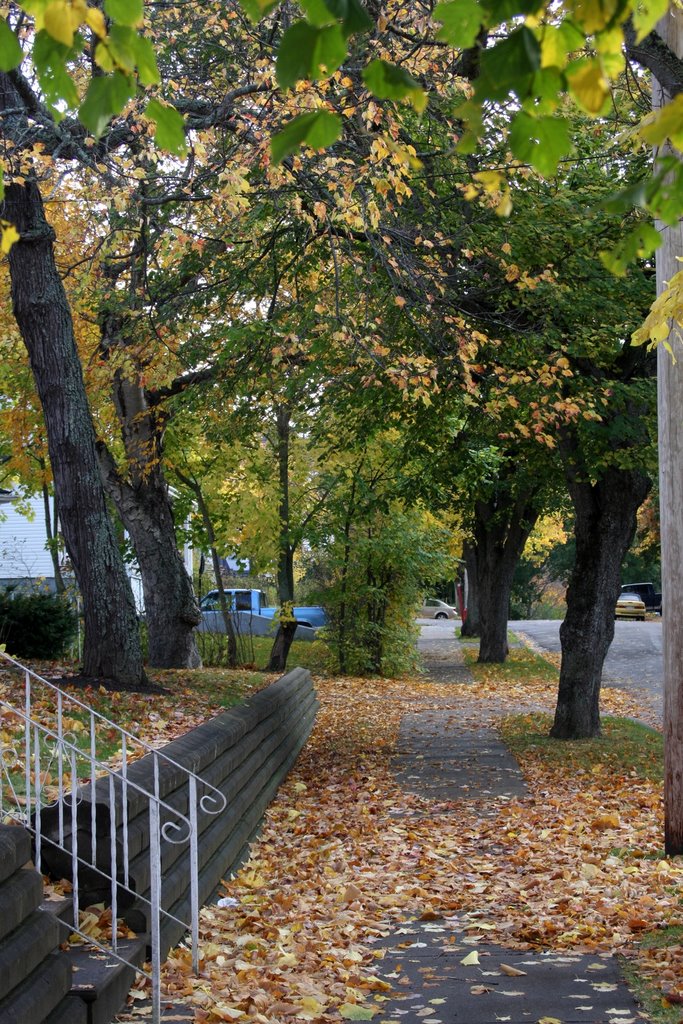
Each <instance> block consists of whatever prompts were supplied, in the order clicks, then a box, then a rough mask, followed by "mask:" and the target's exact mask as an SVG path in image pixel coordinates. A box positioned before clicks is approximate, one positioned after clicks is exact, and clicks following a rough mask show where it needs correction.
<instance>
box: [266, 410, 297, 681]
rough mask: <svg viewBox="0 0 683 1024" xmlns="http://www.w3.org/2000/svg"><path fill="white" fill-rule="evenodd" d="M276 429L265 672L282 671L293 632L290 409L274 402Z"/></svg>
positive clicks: (294, 620) (294, 630) (285, 664)
mask: <svg viewBox="0 0 683 1024" xmlns="http://www.w3.org/2000/svg"><path fill="white" fill-rule="evenodd" d="M275 417H276V430H277V464H278V479H279V484H280V503H279V509H280V542H279V552H278V567H277V593H278V601H279V604H280V621H279V623H278V628H277V633H276V634H275V640H274V641H273V647H272V649H271V652H270V660H269V662H268V672H284V670H285V668H286V667H287V658H288V657H289V651H290V648H291V646H292V642H293V640H294V634H295V633H296V619H295V618H294V612H293V607H294V546H293V545H292V543H291V536H290V522H289V436H290V430H291V424H290V417H291V411H290V408H289V406H288V405H286V404H284V403H283V404H282V405H278V406H277V408H276V411H275Z"/></svg>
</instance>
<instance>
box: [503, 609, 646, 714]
mask: <svg viewBox="0 0 683 1024" xmlns="http://www.w3.org/2000/svg"><path fill="white" fill-rule="evenodd" d="M509 628H510V629H511V630H512V631H513V632H520V633H526V634H527V636H530V637H531V638H532V639H533V640H534V641H535V642H536V643H537V644H538V645H539V647H543V648H544V649H545V650H546V651H559V650H560V623H559V622H558V621H556V620H551V619H527V620H525V621H517V622H510V623H509ZM602 685H603V686H616V687H618V688H620V689H624V690H633V691H638V690H644V691H646V692H647V693H649V694H651V695H652V696H653V697H654V698H655V700H656V701H657V704H658V706H659V710H660V713H661V710H662V690H663V685H664V665H663V660H662V621H661V619H656V620H653V621H651V622H615V623H614V640H613V641H612V645H611V647H610V649H609V651H608V652H607V657H606V658H605V665H604V668H603V672H602Z"/></svg>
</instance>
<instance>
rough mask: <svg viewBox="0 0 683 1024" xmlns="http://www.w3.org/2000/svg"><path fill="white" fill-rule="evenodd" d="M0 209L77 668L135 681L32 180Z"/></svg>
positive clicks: (113, 554)
mask: <svg viewBox="0 0 683 1024" xmlns="http://www.w3.org/2000/svg"><path fill="white" fill-rule="evenodd" d="M1 77H2V79H5V78H6V76H4V75H3V76H1ZM0 85H2V83H1V82H0ZM2 100H4V101H6V100H7V96H6V95H3V96H2ZM0 102H2V101H1V100H0ZM4 216H5V217H6V218H7V219H8V220H10V221H12V223H13V224H15V225H16V228H17V230H18V231H19V233H20V235H21V239H20V241H19V242H17V243H16V244H15V245H14V246H13V247H12V249H11V252H10V255H9V264H10V276H11V282H12V303H13V309H14V315H15V317H16V320H17V324H18V325H19V329H20V331H21V335H22V338H23V339H24V344H25V345H26V349H27V351H28V355H29V360H30V363H31V369H32V371H33V376H34V379H35V382H36V389H37V391H38V395H39V397H40V401H41V403H42V407H43V414H44V417H45V425H46V430H47V438H48V450H49V453H50V463H51V466H52V472H53V475H54V480H55V490H56V492H57V495H58V497H59V507H60V517H61V523H62V531H63V534H64V542H65V544H66V548H67V551H68V553H69V557H70V559H71V561H72V563H73V567H74V571H75V573H76V579H77V582H78V586H79V588H80V591H81V595H82V598H83V613H84V619H85V641H84V647H83V673H84V675H86V676H89V677H93V678H99V679H109V680H112V681H113V682H115V683H116V684H118V685H120V686H125V687H131V688H134V687H139V686H143V685H144V684H145V683H146V679H145V674H144V671H143V666H142V651H141V647H140V635H139V630H138V621H137V615H136V612H135V602H134V600H133V594H132V591H131V588H130V583H129V580H128V577H127V575H126V570H125V567H124V564H123V559H122V557H121V553H120V551H119V548H118V545H117V543H116V537H115V535H114V530H113V526H112V523H111V520H110V518H109V513H108V511H107V506H106V499H105V494H104V488H103V486H102V479H101V477H100V470H99V463H98V458H97V452H96V448H95V431H94V428H93V424H92V420H91V418H90V410H89V408H88V402H87V398H86V394H85V387H84V384H83V375H82V372H81V364H80V361H79V358H78V352H77V349H76V343H75V339H74V333H73V324H72V320H71V311H70V309H69V304H68V301H67V297H66V293H65V291H64V288H63V286H62V282H61V280H60V277H59V273H58V271H57V267H56V265H55V261H54V252H53V241H54V232H53V231H52V228H51V227H50V226H49V225H48V223H47V221H46V219H45V214H44V211H43V203H42V199H41V196H40V192H39V190H38V186H37V184H36V183H35V181H33V180H30V179H29V180H28V181H27V182H26V184H25V185H18V184H11V185H9V186H8V188H7V189H6V192H5V206H4Z"/></svg>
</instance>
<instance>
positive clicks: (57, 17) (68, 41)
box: [43, 0, 74, 46]
mask: <svg viewBox="0 0 683 1024" xmlns="http://www.w3.org/2000/svg"><path fill="white" fill-rule="evenodd" d="M43 24H44V25H45V31H46V32H47V33H48V35H51V36H52V38H53V39H56V40H57V42H58V43H64V45H65V46H71V45H72V44H73V41H74V30H73V28H72V23H71V9H70V8H69V6H68V4H65V3H63V2H62V0H57V3H53V4H50V5H49V6H48V7H46V9H45V15H44V18H43Z"/></svg>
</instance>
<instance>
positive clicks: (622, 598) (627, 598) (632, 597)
mask: <svg viewBox="0 0 683 1024" xmlns="http://www.w3.org/2000/svg"><path fill="white" fill-rule="evenodd" d="M619 600H620V601H640V594H629V593H628V592H627V593H625V594H620V595H619Z"/></svg>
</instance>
